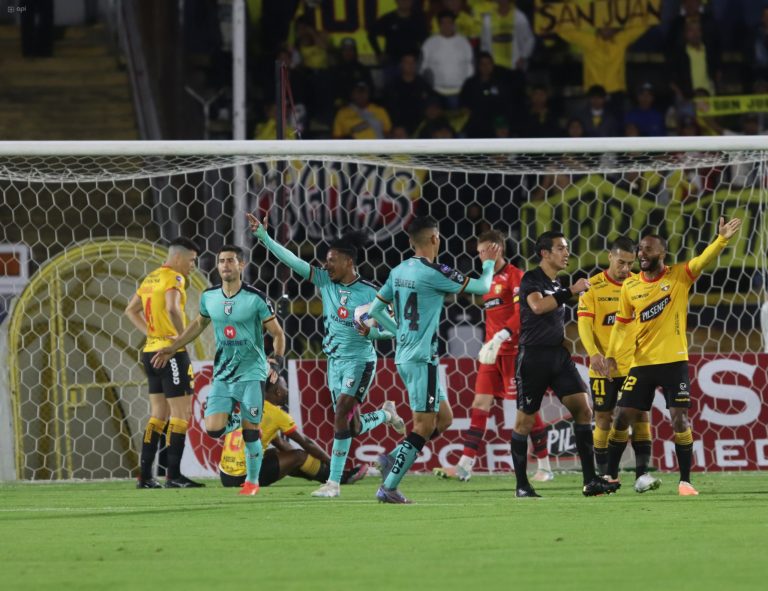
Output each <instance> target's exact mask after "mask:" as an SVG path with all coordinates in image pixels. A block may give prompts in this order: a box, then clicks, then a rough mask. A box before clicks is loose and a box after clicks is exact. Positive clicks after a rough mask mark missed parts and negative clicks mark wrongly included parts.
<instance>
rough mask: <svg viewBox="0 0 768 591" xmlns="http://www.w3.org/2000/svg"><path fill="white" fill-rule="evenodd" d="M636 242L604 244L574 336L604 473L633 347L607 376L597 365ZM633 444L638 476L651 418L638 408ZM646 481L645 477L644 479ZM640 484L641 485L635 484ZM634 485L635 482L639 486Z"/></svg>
mask: <svg viewBox="0 0 768 591" xmlns="http://www.w3.org/2000/svg"><path fill="white" fill-rule="evenodd" d="M636 251H637V247H636V246H635V243H634V242H632V240H630V239H629V238H626V237H624V236H622V237H620V238H617V239H616V240H614V241H613V243H611V246H610V248H609V249H608V268H607V269H606V270H605V271H601V272H600V273H598V274H596V275H593V276H592V277H590V278H589V283H590V285H591V287H590V288H589V291H587V292H586V293H584V294H583V295H582V296H581V297H580V298H579V308H578V317H579V338H580V339H581V344H582V345H583V347H584V350H585V351H586V352H587V355H589V360H590V361H589V365H590V367H589V387H590V390H591V392H592V405H593V407H594V409H595V430H594V432H593V434H592V437H593V439H594V442H595V461H596V462H597V472H598V474H599V475H604V474H607V473H608V433H609V431H610V429H611V424H612V423H613V413H614V409H615V408H616V401H617V400H618V396H619V390H620V389H621V384H622V383H623V382H624V377H625V376H626V375H627V372H628V371H629V366H630V364H631V363H632V355H633V353H634V351H632V350H631V349H629V350H626V351H625V352H624V353H622V355H621V357H620V358H619V359H618V369H617V371H616V375H613V376H612V380H608V379H607V378H605V377H603V376H602V375H601V374H600V373H599V372H598V371H597V368H602V364H603V362H604V360H605V355H604V353H605V351H607V350H608V341H609V340H610V338H611V329H612V328H613V325H614V324H615V323H616V312H617V310H618V309H619V295H620V294H621V286H622V285H623V284H624V281H626V280H627V278H629V277H634V275H633V274H632V265H633V264H634V262H635V257H636ZM632 447H633V449H634V450H635V459H636V464H635V471H636V473H637V477H638V479H639V477H640V476H642V475H643V474H646V473H647V472H648V463H649V461H650V459H651V423H650V418H649V414H648V413H642V414H641V415H640V416H639V417H638V422H636V423H635V424H634V425H633V427H632ZM645 480H648V479H647V478H646V479H645ZM658 483H659V481H658V480H656V479H653V480H650V481H648V482H640V481H639V480H638V481H637V482H636V483H635V490H637V492H645V491H647V490H652V489H654V488H657V487H658ZM639 485H641V486H639ZM638 486H639V487H638Z"/></svg>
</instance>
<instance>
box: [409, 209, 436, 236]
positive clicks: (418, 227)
mask: <svg viewBox="0 0 768 591" xmlns="http://www.w3.org/2000/svg"><path fill="white" fill-rule="evenodd" d="M439 227H440V226H439V224H438V223H437V220H436V219H435V218H433V217H432V216H431V215H421V216H418V217H415V218H413V219H412V220H411V223H410V224H408V229H407V230H406V231H407V232H408V236H409V237H410V238H411V239H415V238H416V237H417V236H418V235H419V234H421V233H422V232H423V231H424V230H437V229H438V228H439Z"/></svg>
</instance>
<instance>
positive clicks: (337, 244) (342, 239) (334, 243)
mask: <svg viewBox="0 0 768 591" xmlns="http://www.w3.org/2000/svg"><path fill="white" fill-rule="evenodd" d="M366 239H367V235H366V234H365V233H364V232H347V233H346V234H343V235H342V236H339V237H338V238H334V239H333V240H331V242H330V244H329V245H328V249H329V250H335V251H336V252H340V253H341V254H345V255H347V256H348V257H349V258H351V259H352V262H353V263H355V264H357V256H358V254H359V252H360V250H361V249H363V248H365V242H366Z"/></svg>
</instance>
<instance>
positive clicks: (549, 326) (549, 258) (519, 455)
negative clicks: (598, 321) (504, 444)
mask: <svg viewBox="0 0 768 591" xmlns="http://www.w3.org/2000/svg"><path fill="white" fill-rule="evenodd" d="M534 251H535V253H536V256H537V257H538V258H539V260H540V263H539V266H538V267H537V268H536V269H534V270H532V271H528V272H527V273H526V274H525V275H523V280H522V281H521V282H520V352H519V353H518V355H517V371H516V375H515V379H516V380H517V415H516V417H515V428H514V429H513V431H512V443H511V447H512V462H513V464H514V467H515V478H516V479H517V488H516V491H515V496H517V497H538V496H539V495H538V494H537V493H536V491H535V490H534V489H533V487H531V485H530V483H529V482H528V475H527V473H526V468H527V463H528V434H529V433H530V432H531V429H532V428H533V425H534V417H535V415H536V413H537V412H538V411H539V409H540V408H541V402H542V399H543V398H544V394H545V392H546V391H547V388H552V391H553V392H554V393H555V396H557V397H558V398H559V399H560V402H561V403H562V404H563V406H565V407H566V408H567V409H568V411H569V412H570V413H571V416H572V417H573V423H574V425H573V430H574V433H575V435H576V450H577V451H578V454H579V459H580V460H581V472H582V476H583V480H584V487H583V488H582V492H583V494H584V496H587V497H591V496H597V495H603V494H609V493H612V492H615V491H616V489H617V488H618V486H619V485H618V483H609V482H607V481H605V480H603V479H602V478H598V477H597V475H596V474H595V456H594V452H593V448H592V409H591V408H590V406H589V400H588V398H587V387H586V385H585V384H584V382H583V381H582V379H581V377H580V376H579V372H578V370H577V369H576V365H575V364H574V363H573V359H571V355H570V353H569V352H568V350H567V349H566V348H565V347H564V346H563V341H564V340H565V304H566V303H567V302H569V301H570V300H571V299H572V298H573V297H574V296H576V295H577V294H579V293H581V292H585V291H587V290H588V289H589V285H590V284H589V281H587V280H586V279H579V280H578V281H577V282H576V283H574V284H573V285H571V286H570V287H569V288H565V287H563V286H562V285H561V284H560V282H559V281H558V280H557V274H558V273H559V272H560V271H564V270H565V268H566V267H567V266H568V256H569V255H570V250H569V248H568V241H567V240H566V239H565V236H564V235H563V234H562V233H560V232H544V233H543V234H542V235H541V236H539V238H538V239H537V240H536V245H535V247H534Z"/></svg>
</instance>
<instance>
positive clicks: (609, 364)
mask: <svg viewBox="0 0 768 591" xmlns="http://www.w3.org/2000/svg"><path fill="white" fill-rule="evenodd" d="M740 227H741V220H739V219H738V218H734V219H732V220H731V221H729V222H726V221H725V218H720V224H719V228H718V236H717V238H715V241H714V242H713V243H712V244H710V245H709V246H707V248H706V249H704V252H702V253H701V254H700V255H699V256H697V257H694V258H693V259H691V260H690V261H688V262H687V263H678V264H675V265H671V266H667V265H665V264H664V258H665V257H666V255H667V242H666V240H664V238H662V237H661V236H658V235H656V234H648V235H646V236H644V237H643V238H642V239H641V240H640V248H639V250H638V258H639V259H640V274H639V275H638V276H637V277H634V278H630V279H628V280H627V281H625V282H624V285H623V286H622V288H621V297H620V300H619V311H618V313H617V314H616V324H615V325H614V327H613V330H612V331H611V339H610V342H609V344H608V350H607V351H606V353H605V356H606V359H605V361H604V362H603V363H602V364H601V365H602V368H601V373H602V374H603V375H605V376H611V375H613V374H614V372H615V371H616V367H617V360H618V359H620V358H621V355H622V352H623V351H624V348H625V347H626V348H630V349H631V348H633V347H634V357H633V360H632V366H631V367H630V369H629V374H628V375H627V378H626V379H625V380H624V383H623V385H622V387H621V392H620V394H619V401H618V403H617V406H618V408H619V411H618V413H617V415H616V418H615V420H614V422H613V428H612V429H611V432H610V434H609V436H608V474H609V475H610V476H611V477H612V478H617V477H618V471H619V462H620V461H621V456H622V454H623V452H624V448H625V447H626V446H627V438H628V430H629V427H630V425H632V424H634V423H635V422H636V421H637V420H638V418H639V416H640V414H641V413H643V412H648V411H650V409H651V405H652V403H653V398H654V395H655V392H656V388H659V387H660V388H661V389H662V391H663V393H664V398H665V399H666V402H667V408H668V409H669V413H670V418H671V420H672V429H673V430H674V432H675V454H676V456H677V464H678V467H679V469H680V482H679V484H678V487H677V490H678V494H680V495H681V496H696V495H698V494H699V493H698V491H697V490H696V489H695V488H694V487H693V485H692V484H691V456H692V453H693V434H692V433H691V425H690V422H689V420H688V409H689V408H690V406H691V394H690V380H689V377H688V340H687V338H686V333H685V331H686V320H687V315H688V293H689V291H690V289H691V286H692V285H693V283H694V282H695V281H696V279H698V277H699V275H701V273H702V272H703V271H704V269H705V268H706V266H707V265H709V264H710V263H711V262H713V261H714V260H715V259H716V258H717V256H718V255H719V254H720V253H721V252H722V251H723V250H724V249H725V247H726V246H728V241H729V240H730V239H731V238H732V237H733V236H734V235H735V234H736V233H737V232H738V231H739V228H740ZM633 321H634V324H636V326H635V331H636V332H635V333H632V334H631V338H627V337H628V333H629V330H628V329H629V327H630V325H631V324H632V323H633ZM652 479H653V477H652V476H651V475H650V474H643V475H641V476H640V477H639V478H638V481H639V482H637V481H636V483H635V486H636V488H637V486H638V484H639V485H640V486H641V487H642V486H645V483H646V482H650V481H651V480H652Z"/></svg>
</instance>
